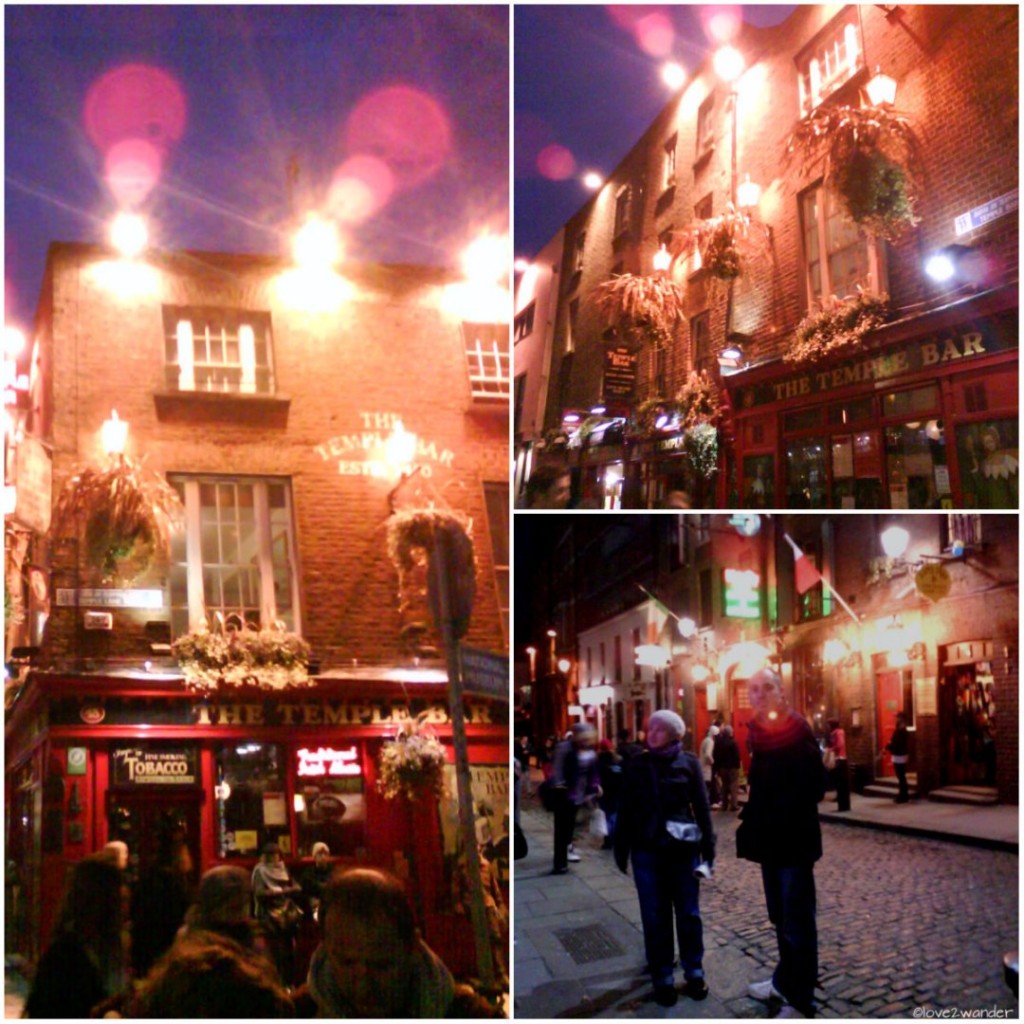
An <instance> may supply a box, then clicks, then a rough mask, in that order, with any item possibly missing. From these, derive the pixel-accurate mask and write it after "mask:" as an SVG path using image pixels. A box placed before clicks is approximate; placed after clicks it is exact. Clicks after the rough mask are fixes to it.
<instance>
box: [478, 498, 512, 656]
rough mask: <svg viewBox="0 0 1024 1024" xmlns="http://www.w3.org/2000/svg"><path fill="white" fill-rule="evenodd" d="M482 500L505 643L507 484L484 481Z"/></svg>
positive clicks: (507, 574) (507, 607) (507, 605)
mask: <svg viewBox="0 0 1024 1024" xmlns="http://www.w3.org/2000/svg"><path fill="white" fill-rule="evenodd" d="M484 500H485V502H486V505H487V527H488V530H489V531H490V534H491V555H492V557H493V558H494V577H495V583H496V585H497V588H498V611H499V612H500V613H501V629H502V634H503V635H504V637H505V643H508V624H509V623H508V618H509V557H508V484H507V483H485V484H484Z"/></svg>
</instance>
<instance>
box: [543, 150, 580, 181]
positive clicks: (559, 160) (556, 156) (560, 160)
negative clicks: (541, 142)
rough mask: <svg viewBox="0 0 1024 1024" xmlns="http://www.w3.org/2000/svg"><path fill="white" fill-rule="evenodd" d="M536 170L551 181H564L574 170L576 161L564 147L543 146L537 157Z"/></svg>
mask: <svg viewBox="0 0 1024 1024" xmlns="http://www.w3.org/2000/svg"><path fill="white" fill-rule="evenodd" d="M537 170H538V171H540V173H541V174H542V175H543V176H544V177H545V178H549V179H550V180H551V181H565V179H566V178H571V177H572V175H573V172H574V171H575V170H576V160H575V158H574V157H573V155H572V153H570V152H569V150H567V149H566V148H565V146H559V145H557V144H556V145H551V146H545V147H544V148H543V149H542V150H541V151H540V153H539V154H538V155H537Z"/></svg>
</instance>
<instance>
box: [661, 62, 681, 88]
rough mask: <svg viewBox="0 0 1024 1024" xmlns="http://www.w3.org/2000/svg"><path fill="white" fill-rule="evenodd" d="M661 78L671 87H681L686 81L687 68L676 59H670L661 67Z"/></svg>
mask: <svg viewBox="0 0 1024 1024" xmlns="http://www.w3.org/2000/svg"><path fill="white" fill-rule="evenodd" d="M661 80H662V81H663V82H664V83H665V84H666V85H667V86H668V87H669V88H670V89H679V88H681V86H682V85H683V83H684V82H685V81H686V68H684V67H683V65H682V64H677V63H676V62H675V61H669V62H668V63H667V64H665V65H664V66H663V67H662V69H661Z"/></svg>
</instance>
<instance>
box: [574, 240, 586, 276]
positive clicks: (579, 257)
mask: <svg viewBox="0 0 1024 1024" xmlns="http://www.w3.org/2000/svg"><path fill="white" fill-rule="evenodd" d="M586 245H587V233H586V231H581V232H580V233H579V234H578V235H577V236H576V240H575V241H574V242H573V243H572V269H573V273H578V272H579V271H581V270H582V269H583V250H584V249H585V248H586Z"/></svg>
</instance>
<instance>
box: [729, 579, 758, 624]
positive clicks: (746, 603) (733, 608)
mask: <svg viewBox="0 0 1024 1024" xmlns="http://www.w3.org/2000/svg"><path fill="white" fill-rule="evenodd" d="M760 585H761V577H760V575H758V573H756V572H754V571H753V570H752V569H748V570H742V569H726V570H725V614H726V615H728V616H729V617H730V618H733V619H759V618H760V617H761V592H760V590H759V589H758V588H759V587H760Z"/></svg>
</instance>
